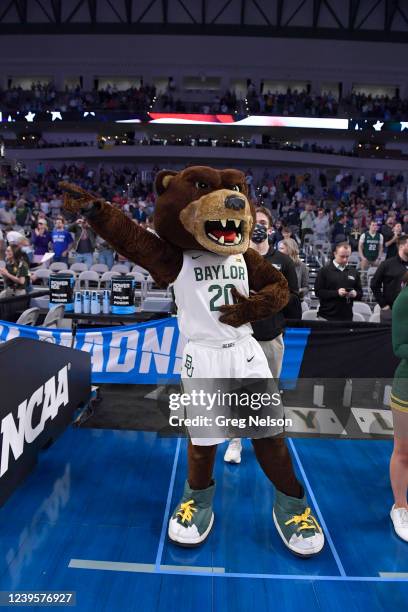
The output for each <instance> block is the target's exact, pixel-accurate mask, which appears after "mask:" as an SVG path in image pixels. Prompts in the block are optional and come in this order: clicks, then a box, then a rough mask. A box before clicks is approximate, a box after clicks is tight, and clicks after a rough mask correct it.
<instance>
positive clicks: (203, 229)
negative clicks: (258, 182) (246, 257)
mask: <svg viewBox="0 0 408 612" xmlns="http://www.w3.org/2000/svg"><path fill="white" fill-rule="evenodd" d="M156 191H157V194H158V197H157V202H156V209H155V213H154V226H155V230H156V231H157V233H158V234H159V236H160V237H161V238H162V239H163V240H166V241H168V242H171V243H172V244H174V245H176V246H178V247H181V248H182V249H200V250H206V251H211V252H213V253H217V254H218V255H225V256H227V255H234V254H238V253H244V252H245V251H246V250H247V249H248V247H249V240H250V236H251V231H252V226H253V224H254V219H255V209H254V206H253V205H252V204H251V203H250V202H249V200H248V188H247V185H246V182H245V176H244V174H243V173H242V172H240V171H239V170H216V169H214V168H209V167H207V166H191V167H189V168H186V169H185V170H182V171H181V172H173V171H171V170H162V171H161V172H159V173H158V175H157V177H156Z"/></svg>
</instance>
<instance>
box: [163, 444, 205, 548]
mask: <svg viewBox="0 0 408 612" xmlns="http://www.w3.org/2000/svg"><path fill="white" fill-rule="evenodd" d="M216 451H217V445H212V446H195V445H193V444H192V442H191V441H190V442H189V445H188V479H187V480H186V483H185V485H184V493H183V497H182V498H181V501H180V503H179V504H178V505H177V507H176V509H175V511H174V513H173V515H172V517H171V519H170V522H169V530H168V535H169V538H170V540H172V541H173V542H175V543H176V544H178V545H179V546H198V545H199V544H201V543H202V542H204V540H205V539H206V538H207V536H208V535H209V533H210V531H211V528H212V526H213V523H214V513H213V508H212V504H213V499H214V493H215V483H214V481H213V479H212V473H213V468H214V461H215V454H216Z"/></svg>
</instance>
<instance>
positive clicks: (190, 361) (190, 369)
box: [184, 354, 194, 378]
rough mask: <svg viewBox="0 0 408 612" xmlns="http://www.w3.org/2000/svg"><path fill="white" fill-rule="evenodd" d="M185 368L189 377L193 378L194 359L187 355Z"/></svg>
mask: <svg viewBox="0 0 408 612" xmlns="http://www.w3.org/2000/svg"><path fill="white" fill-rule="evenodd" d="M184 367H185V368H186V372H187V376H188V377H189V378H191V377H192V375H193V372H194V367H193V358H192V357H191V355H188V354H187V355H186V363H185V364H184Z"/></svg>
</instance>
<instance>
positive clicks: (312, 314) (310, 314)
mask: <svg viewBox="0 0 408 612" xmlns="http://www.w3.org/2000/svg"><path fill="white" fill-rule="evenodd" d="M316 319H317V310H305V311H304V312H303V313H302V321H316Z"/></svg>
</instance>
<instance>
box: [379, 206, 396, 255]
mask: <svg viewBox="0 0 408 612" xmlns="http://www.w3.org/2000/svg"><path fill="white" fill-rule="evenodd" d="M394 225H395V219H394V217H391V216H389V217H388V218H387V220H386V222H385V223H384V225H382V226H381V233H382V235H383V236H384V247H385V252H386V253H388V244H392V243H393V242H395V240H394V236H395V234H394ZM394 257H395V255H394Z"/></svg>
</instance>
